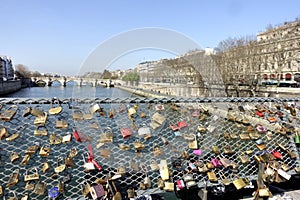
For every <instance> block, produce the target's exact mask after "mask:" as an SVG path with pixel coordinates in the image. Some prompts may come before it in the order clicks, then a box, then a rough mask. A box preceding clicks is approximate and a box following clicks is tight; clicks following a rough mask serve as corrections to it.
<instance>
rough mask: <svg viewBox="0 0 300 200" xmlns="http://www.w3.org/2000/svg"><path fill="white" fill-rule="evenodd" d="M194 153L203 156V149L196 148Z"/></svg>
mask: <svg viewBox="0 0 300 200" xmlns="http://www.w3.org/2000/svg"><path fill="white" fill-rule="evenodd" d="M193 154H195V155H197V156H201V155H202V150H201V149H195V150H194V151H193Z"/></svg>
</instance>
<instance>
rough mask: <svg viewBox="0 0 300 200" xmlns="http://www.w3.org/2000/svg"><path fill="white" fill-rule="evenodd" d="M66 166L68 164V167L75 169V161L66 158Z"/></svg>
mask: <svg viewBox="0 0 300 200" xmlns="http://www.w3.org/2000/svg"><path fill="white" fill-rule="evenodd" d="M65 164H66V167H71V168H73V167H74V161H73V158H71V157H66V158H65Z"/></svg>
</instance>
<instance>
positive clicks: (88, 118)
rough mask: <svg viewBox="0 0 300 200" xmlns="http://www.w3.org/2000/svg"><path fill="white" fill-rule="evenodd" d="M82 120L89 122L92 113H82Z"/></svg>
mask: <svg viewBox="0 0 300 200" xmlns="http://www.w3.org/2000/svg"><path fill="white" fill-rule="evenodd" d="M83 119H84V120H91V119H93V115H92V113H90V112H89V111H86V112H84V113H83Z"/></svg>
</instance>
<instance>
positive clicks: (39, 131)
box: [33, 126, 48, 136]
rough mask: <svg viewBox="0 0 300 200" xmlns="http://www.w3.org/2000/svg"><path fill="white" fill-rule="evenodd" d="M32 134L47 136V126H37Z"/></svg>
mask: <svg viewBox="0 0 300 200" xmlns="http://www.w3.org/2000/svg"><path fill="white" fill-rule="evenodd" d="M33 134H34V135H35V136H47V135H48V130H47V128H46V127H45V126H38V127H37V128H36V129H35V130H34V132H33Z"/></svg>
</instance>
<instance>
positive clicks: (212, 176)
mask: <svg viewBox="0 0 300 200" xmlns="http://www.w3.org/2000/svg"><path fill="white" fill-rule="evenodd" d="M207 176H208V180H209V181H210V182H217V181H218V178H217V176H216V174H215V172H214V171H209V172H207Z"/></svg>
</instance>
